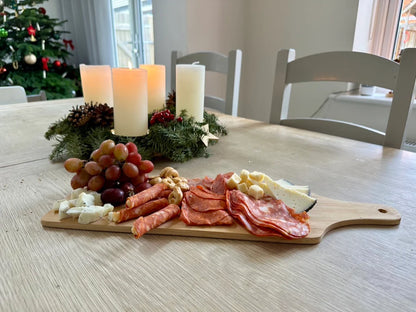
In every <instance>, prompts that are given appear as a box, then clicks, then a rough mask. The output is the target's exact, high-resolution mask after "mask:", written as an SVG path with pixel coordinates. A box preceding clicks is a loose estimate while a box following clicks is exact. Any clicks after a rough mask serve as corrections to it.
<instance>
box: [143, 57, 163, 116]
mask: <svg viewBox="0 0 416 312" xmlns="http://www.w3.org/2000/svg"><path fill="white" fill-rule="evenodd" d="M140 68H141V69H144V70H146V71H147V97H148V104H147V107H148V110H149V113H151V112H153V111H155V110H160V109H162V108H163V107H164V106H165V102H166V70H165V66H164V65H140Z"/></svg>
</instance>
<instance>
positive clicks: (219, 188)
mask: <svg viewBox="0 0 416 312" xmlns="http://www.w3.org/2000/svg"><path fill="white" fill-rule="evenodd" d="M232 175H233V172H228V173H225V174H221V173H220V174H218V175H217V177H216V178H215V180H214V182H213V183H212V186H211V191H213V192H214V193H217V194H223V195H225V191H226V190H227V185H226V182H227V180H228V179H229V178H231V176H232Z"/></svg>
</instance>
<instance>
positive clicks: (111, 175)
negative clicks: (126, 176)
mask: <svg viewBox="0 0 416 312" xmlns="http://www.w3.org/2000/svg"><path fill="white" fill-rule="evenodd" d="M120 175H121V170H120V167H119V166H117V165H111V166H110V167H108V168H107V169H106V170H105V178H106V179H107V180H111V181H116V180H118V179H119V178H120Z"/></svg>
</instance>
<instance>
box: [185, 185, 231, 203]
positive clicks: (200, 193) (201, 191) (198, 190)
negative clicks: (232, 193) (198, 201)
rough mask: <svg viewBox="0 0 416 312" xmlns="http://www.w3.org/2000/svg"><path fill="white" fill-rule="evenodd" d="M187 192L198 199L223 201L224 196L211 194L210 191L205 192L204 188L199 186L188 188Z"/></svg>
mask: <svg viewBox="0 0 416 312" xmlns="http://www.w3.org/2000/svg"><path fill="white" fill-rule="evenodd" d="M189 191H190V192H191V193H193V194H195V195H196V196H198V197H200V198H205V199H213V200H225V195H222V194H217V193H214V192H211V191H210V190H207V189H206V188H205V187H203V186H201V185H198V186H197V187H190V189H189Z"/></svg>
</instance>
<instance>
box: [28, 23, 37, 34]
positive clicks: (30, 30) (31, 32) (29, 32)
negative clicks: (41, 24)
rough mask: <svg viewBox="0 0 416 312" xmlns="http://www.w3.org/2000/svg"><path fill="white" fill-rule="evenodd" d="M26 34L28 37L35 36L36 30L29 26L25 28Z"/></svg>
mask: <svg viewBox="0 0 416 312" xmlns="http://www.w3.org/2000/svg"><path fill="white" fill-rule="evenodd" d="M27 33H28V34H29V36H34V35H36V29H35V27H33V26H32V25H30V26H29V27H28V28H27Z"/></svg>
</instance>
